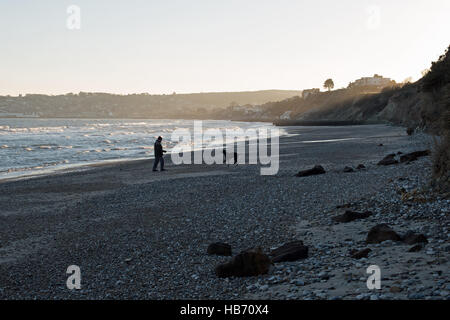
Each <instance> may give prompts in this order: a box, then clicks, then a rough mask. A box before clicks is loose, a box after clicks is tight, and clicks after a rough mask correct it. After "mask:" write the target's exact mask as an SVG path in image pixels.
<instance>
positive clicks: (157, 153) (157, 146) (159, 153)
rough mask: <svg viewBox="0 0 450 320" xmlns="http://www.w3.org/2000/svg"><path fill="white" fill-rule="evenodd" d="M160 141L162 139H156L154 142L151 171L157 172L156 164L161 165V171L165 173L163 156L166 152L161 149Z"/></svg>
mask: <svg viewBox="0 0 450 320" xmlns="http://www.w3.org/2000/svg"><path fill="white" fill-rule="evenodd" d="M161 141H162V137H158V139H156V141H155V147H154V150H155V162H154V163H153V171H157V170H156V168H157V167H158V163H161V171H166V169H164V158H163V154H164V153H165V152H166V150H164V149H163V148H162V145H161Z"/></svg>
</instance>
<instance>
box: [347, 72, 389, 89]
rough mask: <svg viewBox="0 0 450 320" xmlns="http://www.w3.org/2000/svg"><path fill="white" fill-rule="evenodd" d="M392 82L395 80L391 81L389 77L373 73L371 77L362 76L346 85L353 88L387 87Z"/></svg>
mask: <svg viewBox="0 0 450 320" xmlns="http://www.w3.org/2000/svg"><path fill="white" fill-rule="evenodd" d="M394 83H395V81H393V80H392V79H390V78H384V77H383V76H380V75H378V74H374V75H373V77H363V78H360V79H358V80H355V81H354V82H351V83H350V84H349V85H348V88H355V87H378V88H384V87H388V86H390V85H392V84H394Z"/></svg>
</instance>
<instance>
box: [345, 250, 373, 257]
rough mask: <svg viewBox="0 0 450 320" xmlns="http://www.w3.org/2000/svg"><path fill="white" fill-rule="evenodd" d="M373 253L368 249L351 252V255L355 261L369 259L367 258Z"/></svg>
mask: <svg viewBox="0 0 450 320" xmlns="http://www.w3.org/2000/svg"><path fill="white" fill-rule="evenodd" d="M370 251H372V250H370V248H366V249H362V250H359V251H358V250H352V251H350V254H351V256H352V258H353V259H362V258H367V256H368V255H369V252H370Z"/></svg>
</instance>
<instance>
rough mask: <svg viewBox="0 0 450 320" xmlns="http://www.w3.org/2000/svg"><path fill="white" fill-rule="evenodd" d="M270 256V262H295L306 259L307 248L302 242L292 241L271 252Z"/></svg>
mask: <svg viewBox="0 0 450 320" xmlns="http://www.w3.org/2000/svg"><path fill="white" fill-rule="evenodd" d="M270 255H271V256H272V262H284V261H297V260H301V259H306V258H308V247H307V246H304V245H303V241H300V240H298V241H292V242H288V243H286V244H284V245H282V246H281V247H279V248H277V249H275V250H273V251H272V252H271V253H270Z"/></svg>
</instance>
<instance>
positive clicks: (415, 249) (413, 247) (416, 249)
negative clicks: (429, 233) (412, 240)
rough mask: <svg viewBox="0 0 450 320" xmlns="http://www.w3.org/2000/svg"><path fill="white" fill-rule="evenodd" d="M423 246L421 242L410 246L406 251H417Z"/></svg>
mask: <svg viewBox="0 0 450 320" xmlns="http://www.w3.org/2000/svg"><path fill="white" fill-rule="evenodd" d="M423 247H424V245H423V244H422V243H419V244H416V245H415V246H412V247H411V248H409V250H408V252H419V251H420V250H422V249H423Z"/></svg>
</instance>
